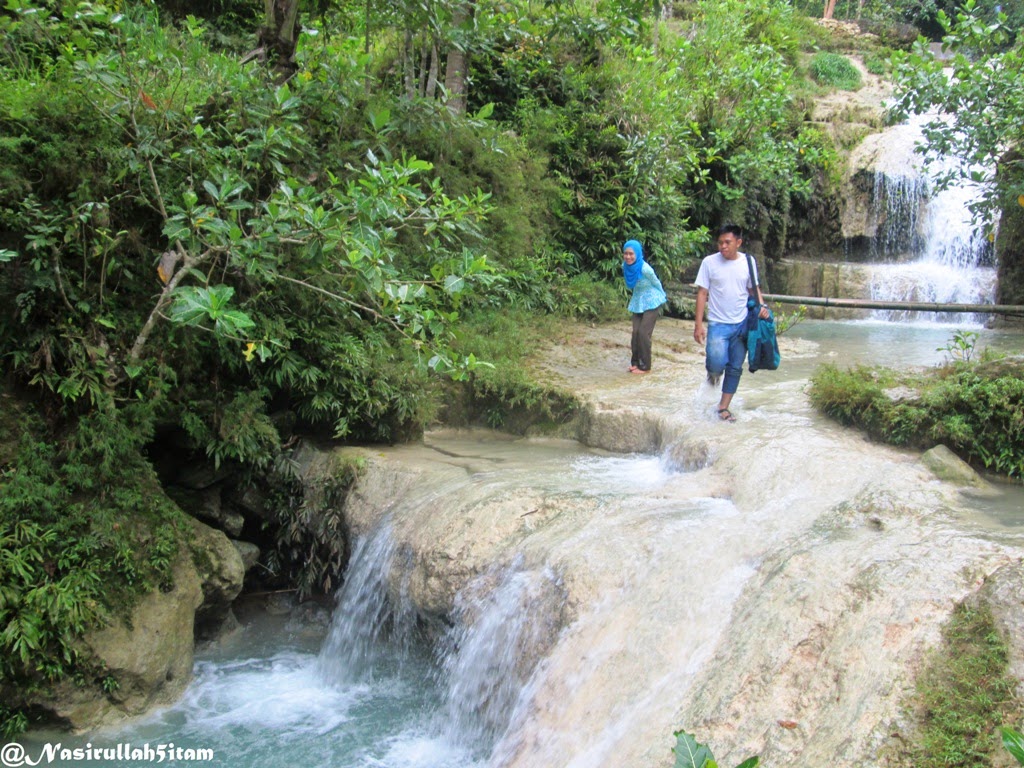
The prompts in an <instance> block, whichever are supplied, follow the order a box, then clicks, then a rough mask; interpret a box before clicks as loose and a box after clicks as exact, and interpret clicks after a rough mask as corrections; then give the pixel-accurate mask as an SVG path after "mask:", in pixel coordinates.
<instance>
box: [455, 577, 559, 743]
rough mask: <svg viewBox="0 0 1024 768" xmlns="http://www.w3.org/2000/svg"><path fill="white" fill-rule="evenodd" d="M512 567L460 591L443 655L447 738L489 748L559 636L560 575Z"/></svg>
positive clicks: (503, 727)
mask: <svg viewBox="0 0 1024 768" xmlns="http://www.w3.org/2000/svg"><path fill="white" fill-rule="evenodd" d="M521 566H522V558H521V557H519V558H517V559H516V562H514V563H513V564H512V565H511V566H509V567H502V568H499V569H492V570H491V571H489V572H487V573H485V574H483V575H482V576H480V577H478V578H477V579H475V580H474V581H473V582H472V583H471V584H470V585H469V586H468V587H467V588H466V589H464V590H462V592H461V593H460V594H459V596H458V598H457V600H456V609H455V616H456V623H455V626H454V627H453V628H452V630H451V632H450V633H449V635H448V637H447V638H446V639H445V642H444V643H443V645H442V647H443V650H442V652H441V659H442V662H441V676H442V680H443V684H444V687H445V706H444V709H443V711H442V712H441V713H440V716H441V719H442V721H443V723H444V725H443V727H444V728H445V730H446V731H447V732H448V734H449V735H450V737H451V738H452V739H453V740H455V741H457V742H459V743H466V744H470V745H491V744H493V743H494V741H495V740H496V739H497V738H498V737H499V736H501V734H502V732H503V731H504V730H505V728H506V727H507V726H508V724H509V722H510V720H511V718H512V715H513V712H514V711H515V705H516V702H517V700H518V699H519V697H520V695H521V693H522V691H523V688H524V686H525V685H526V682H527V680H528V678H529V676H530V674H531V673H532V671H533V665H534V662H535V661H536V659H538V658H541V657H542V656H543V655H544V654H545V653H546V651H547V649H548V648H549V647H550V646H551V645H552V644H553V642H554V640H555V638H556V636H557V634H558V631H559V629H560V622H559V615H560V609H561V605H562V603H563V602H564V599H565V595H564V591H563V589H562V587H561V584H560V580H559V579H558V577H557V575H556V574H555V573H554V572H553V571H552V570H551V569H549V568H545V569H543V570H542V571H541V572H539V573H538V572H531V571H526V570H522V569H521Z"/></svg>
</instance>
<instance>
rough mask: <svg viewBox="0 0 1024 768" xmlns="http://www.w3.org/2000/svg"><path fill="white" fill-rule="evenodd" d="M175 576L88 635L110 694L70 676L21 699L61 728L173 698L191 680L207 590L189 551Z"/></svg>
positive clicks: (86, 646) (87, 645)
mask: <svg viewBox="0 0 1024 768" xmlns="http://www.w3.org/2000/svg"><path fill="white" fill-rule="evenodd" d="M172 573H173V578H174V586H173V588H172V589H170V590H169V591H166V592H164V591H161V590H156V591H154V592H150V593H149V594H148V595H145V596H144V597H143V598H142V599H140V600H139V602H138V603H137V604H136V605H135V607H134V608H133V609H132V611H131V613H130V615H129V616H128V617H127V618H121V619H115V620H114V621H113V622H112V623H111V624H109V625H108V626H106V627H103V628H101V629H98V630H94V631H92V632H89V633H88V634H86V636H85V637H84V638H83V641H82V645H83V648H82V650H83V652H85V653H86V654H88V655H92V656H93V657H94V658H95V660H96V662H97V663H98V664H99V665H100V666H101V668H102V669H103V670H104V675H105V677H106V679H107V680H109V681H111V683H112V685H111V686H109V687H108V689H107V691H106V693H104V691H103V690H100V688H99V686H95V685H88V686H83V685H79V684H76V683H75V682H74V681H71V680H65V681H62V682H60V683H58V684H57V685H55V686H53V687H52V689H50V690H49V691H46V692H33V693H30V694H28V695H27V696H26V697H25V698H24V700H23V701H21V702H18V703H19V704H20V705H24V706H27V707H30V708H33V709H35V710H37V711H40V712H45V713H46V714H47V715H48V719H50V720H52V721H53V722H55V723H56V724H58V725H61V726H63V727H66V728H68V729H71V730H84V729H87V728H94V727H96V726H99V725H104V724H109V723H113V722H116V721H117V720H120V719H122V718H123V717H124V716H126V715H128V716H132V715H140V714H142V713H143V712H146V711H147V710H148V709H150V708H151V707H154V706H159V705H165V704H169V703H171V702H173V701H174V700H175V699H176V698H177V697H178V696H180V695H181V693H182V692H183V691H184V690H185V686H186V685H187V684H188V682H189V680H190V679H191V674H192V658H193V639H192V627H193V620H194V618H195V613H196V609H197V608H198V607H199V606H200V604H201V603H202V601H203V590H202V585H201V583H200V580H199V576H198V574H197V573H196V569H195V567H194V566H193V565H192V557H191V554H190V553H189V552H187V551H185V552H183V553H182V554H181V555H180V556H179V558H178V560H177V562H176V563H175V565H174V568H173V571H172Z"/></svg>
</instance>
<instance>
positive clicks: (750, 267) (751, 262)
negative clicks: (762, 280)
mask: <svg viewBox="0 0 1024 768" xmlns="http://www.w3.org/2000/svg"><path fill="white" fill-rule="evenodd" d="M745 255H746V257H747V269H748V270H750V282H752V283H753V284H754V290H757V288H758V281H757V270H756V269H754V258H753V257H752V256H751V255H750V254H749V253H748V254H745Z"/></svg>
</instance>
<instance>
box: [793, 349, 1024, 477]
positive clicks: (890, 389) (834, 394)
mask: <svg viewBox="0 0 1024 768" xmlns="http://www.w3.org/2000/svg"><path fill="white" fill-rule="evenodd" d="M810 398H811V402H812V403H813V404H814V405H815V407H817V408H818V409H819V410H821V411H822V412H823V413H825V414H826V415H828V416H830V417H832V418H833V419H835V420H836V421H838V422H839V423H841V424H843V425H846V426H852V427H857V428H858V429H862V430H864V431H865V432H867V433H868V434H869V435H870V436H871V437H873V438H874V439H876V440H880V441H882V442H885V443H889V444H891V445H900V446H907V447H911V448H920V449H923V450H927V449H928V448H932V447H934V446H935V445H938V444H940V443H942V444H944V445H946V446H947V447H949V448H950V449H951V450H953V451H954V452H956V453H957V454H958V455H959V456H960V457H961V458H962V459H964V460H965V461H967V462H968V463H971V464H973V465H974V466H976V467H979V468H980V467H984V468H985V469H988V470H990V471H992V472H996V473H998V474H1002V475H1006V476H1008V477H1012V478H1017V479H1020V478H1024V359H1021V358H1005V359H988V360H985V359H983V360H981V361H980V362H977V363H972V362H966V361H963V360H960V361H954V362H950V363H948V364H947V365H943V366H940V367H937V368H935V369H932V370H930V371H923V372H916V373H913V372H912V373H906V372H896V371H892V370H888V369H884V368H871V367H866V366H860V367H857V368H853V369H849V370H840V369H839V368H837V367H836V366H834V365H826V366H823V367H822V368H820V369H819V370H818V371H817V372H816V373H815V375H814V376H813V377H812V378H811V389H810Z"/></svg>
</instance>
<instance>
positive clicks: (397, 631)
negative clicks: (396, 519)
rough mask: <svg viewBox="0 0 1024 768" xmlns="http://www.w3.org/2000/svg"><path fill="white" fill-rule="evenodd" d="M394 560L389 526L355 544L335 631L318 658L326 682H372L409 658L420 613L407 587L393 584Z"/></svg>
mask: <svg viewBox="0 0 1024 768" xmlns="http://www.w3.org/2000/svg"><path fill="white" fill-rule="evenodd" d="M395 557H396V552H395V540H394V536H393V534H392V529H391V525H390V524H388V523H384V524H382V525H381V526H380V527H379V528H378V529H377V530H376V531H374V532H373V533H372V534H371V535H368V536H364V537H362V538H360V539H358V540H357V541H356V542H355V545H354V546H353V550H352V556H351V558H350V560H349V565H348V569H347V571H346V574H345V582H344V584H343V585H342V587H341V589H340V590H339V591H338V596H337V607H336V608H335V610H334V620H333V623H332V625H331V631H330V634H329V635H328V637H327V640H326V641H325V642H324V645H323V648H322V650H321V651H320V655H319V657H318V659H317V668H318V671H319V673H320V675H321V677H322V678H323V679H325V680H327V681H329V682H333V683H358V682H363V681H365V680H372V679H373V678H374V676H375V675H376V674H378V673H379V672H381V671H383V670H388V671H391V670H393V669H394V668H395V667H400V666H401V665H402V663H403V661H404V660H405V659H406V658H407V656H408V653H409V649H410V647H411V646H412V644H413V643H414V642H415V639H416V614H415V611H414V610H413V608H412V606H411V604H410V602H409V600H408V598H407V597H406V590H405V588H404V584H403V585H402V587H400V588H399V590H398V593H397V594H393V593H392V590H391V588H390V586H389V580H388V577H389V574H390V571H391V568H392V567H393V566H394V564H395ZM405 572H406V573H408V569H405Z"/></svg>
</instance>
